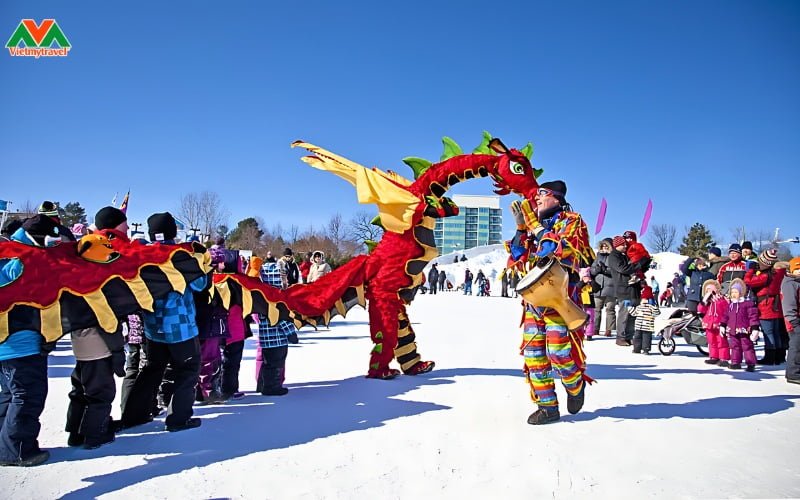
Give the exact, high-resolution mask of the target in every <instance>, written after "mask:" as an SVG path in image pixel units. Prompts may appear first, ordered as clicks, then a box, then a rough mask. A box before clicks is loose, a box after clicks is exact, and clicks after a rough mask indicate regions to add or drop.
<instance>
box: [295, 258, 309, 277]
mask: <svg viewBox="0 0 800 500" xmlns="http://www.w3.org/2000/svg"><path fill="white" fill-rule="evenodd" d="M297 268H298V269H299V270H300V276H301V277H302V278H303V282H307V281H308V272H309V271H310V270H311V261H310V260H306V259H303V262H301V263H300V265H299V266H297Z"/></svg>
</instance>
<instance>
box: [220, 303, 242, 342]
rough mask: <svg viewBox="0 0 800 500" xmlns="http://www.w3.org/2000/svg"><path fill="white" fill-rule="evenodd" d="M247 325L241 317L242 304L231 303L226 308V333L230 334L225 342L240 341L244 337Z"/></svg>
mask: <svg viewBox="0 0 800 500" xmlns="http://www.w3.org/2000/svg"><path fill="white" fill-rule="evenodd" d="M246 329H247V325H245V323H244V318H242V306H240V305H237V304H232V305H231V308H230V309H228V334H229V335H230V336H229V337H228V338H227V339H226V340H225V342H226V343H228V344H232V343H234V342H241V341H243V340H244V339H245V334H246V333H247V332H246Z"/></svg>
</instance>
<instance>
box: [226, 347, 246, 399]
mask: <svg viewBox="0 0 800 500" xmlns="http://www.w3.org/2000/svg"><path fill="white" fill-rule="evenodd" d="M243 352H244V340H240V341H239V342H233V343H230V344H225V348H224V349H223V350H222V394H228V395H229V394H233V393H234V392H239V367H240V366H241V364H242V353H243Z"/></svg>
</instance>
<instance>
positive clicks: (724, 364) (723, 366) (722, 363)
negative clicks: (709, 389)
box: [719, 359, 741, 368]
mask: <svg viewBox="0 0 800 500" xmlns="http://www.w3.org/2000/svg"><path fill="white" fill-rule="evenodd" d="M729 366H731V364H730V363H728V361H727V360H724V359H723V360H722V361H720V362H719V367H720V368H727V367H729ZM740 368H741V367H740Z"/></svg>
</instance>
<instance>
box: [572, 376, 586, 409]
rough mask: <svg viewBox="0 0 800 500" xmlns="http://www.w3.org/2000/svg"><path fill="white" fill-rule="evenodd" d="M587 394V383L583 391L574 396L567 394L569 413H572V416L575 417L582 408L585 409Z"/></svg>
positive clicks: (582, 388) (582, 386)
mask: <svg viewBox="0 0 800 500" xmlns="http://www.w3.org/2000/svg"><path fill="white" fill-rule="evenodd" d="M585 392H586V382H584V383H583V385H581V391H580V392H579V393H578V394H576V395H575V396H573V395H572V394H570V393H567V411H568V412H570V414H571V415H575V414H576V413H578V412H579V411H581V408H583V394H584V393H585Z"/></svg>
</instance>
